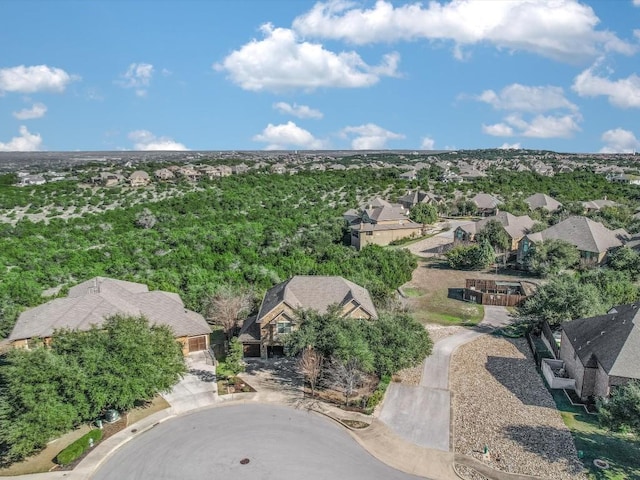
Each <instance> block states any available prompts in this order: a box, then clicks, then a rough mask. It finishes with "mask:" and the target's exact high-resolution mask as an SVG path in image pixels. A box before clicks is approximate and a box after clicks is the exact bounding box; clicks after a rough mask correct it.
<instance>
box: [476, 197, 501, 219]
mask: <svg viewBox="0 0 640 480" xmlns="http://www.w3.org/2000/svg"><path fill="white" fill-rule="evenodd" d="M471 201H472V202H473V203H474V205H475V206H476V211H477V213H478V215H481V216H483V217H486V216H489V215H495V214H496V213H497V212H498V207H499V206H500V205H501V204H502V201H500V199H498V198H496V197H494V196H493V195H489V194H488V193H478V194H477V195H476V196H475V197H473V198H472V199H471Z"/></svg>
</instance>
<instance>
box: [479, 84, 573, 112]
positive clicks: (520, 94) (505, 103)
mask: <svg viewBox="0 0 640 480" xmlns="http://www.w3.org/2000/svg"><path fill="white" fill-rule="evenodd" d="M474 98H475V99H476V100H478V101H481V102H484V103H488V104H489V105H491V106H492V107H493V108H495V109H496V110H513V111H517V112H533V113H538V112H546V111H549V110H556V109H568V110H572V111H576V110H577V109H578V107H577V106H576V105H575V104H573V103H571V102H570V101H569V100H567V98H566V97H565V96H564V90H563V89H562V88H561V87H554V86H551V85H547V86H540V87H532V86H527V85H521V84H519V83H514V84H511V85H507V86H506V87H504V88H503V89H502V90H500V92H495V91H493V90H485V91H484V92H482V93H481V94H480V95H477V96H476V97H474Z"/></svg>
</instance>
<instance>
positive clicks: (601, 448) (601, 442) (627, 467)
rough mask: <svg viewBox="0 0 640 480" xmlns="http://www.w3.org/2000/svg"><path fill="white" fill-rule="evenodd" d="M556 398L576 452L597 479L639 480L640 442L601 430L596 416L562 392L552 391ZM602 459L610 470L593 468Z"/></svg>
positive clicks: (592, 476) (591, 475) (591, 474)
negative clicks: (596, 461)
mask: <svg viewBox="0 0 640 480" xmlns="http://www.w3.org/2000/svg"><path fill="white" fill-rule="evenodd" d="M551 393H552V394H553V399H554V400H555V402H556V405H557V407H558V410H560V414H561V415H562V420H563V421H564V423H565V425H567V427H569V429H570V430H571V434H572V435H573V439H574V442H575V444H576V449H577V450H578V451H582V452H583V454H584V457H583V458H582V461H583V462H584V465H585V467H587V468H588V469H589V474H590V477H591V478H593V479H595V480H631V479H640V441H639V440H638V439H635V440H633V437H630V436H627V435H624V434H620V433H612V432H609V431H608V430H605V429H603V428H600V426H599V424H598V418H597V416H596V415H590V414H588V413H586V412H585V410H584V409H583V408H582V407H576V406H574V405H572V404H571V402H569V400H568V399H567V397H566V395H565V394H564V392H563V391H562V390H552V391H551ZM596 458H599V459H601V460H606V461H607V462H609V465H610V468H608V469H606V470H601V469H598V468H596V467H595V466H594V465H593V461H594V460H595V459H596Z"/></svg>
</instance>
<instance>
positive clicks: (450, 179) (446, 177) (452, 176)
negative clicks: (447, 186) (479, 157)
mask: <svg viewBox="0 0 640 480" xmlns="http://www.w3.org/2000/svg"><path fill="white" fill-rule="evenodd" d="M439 180H440V181H441V182H443V183H460V182H462V181H463V178H462V177H461V176H460V175H458V174H457V173H454V172H451V171H448V170H447V171H446V172H444V173H443V174H442V175H440V178H439Z"/></svg>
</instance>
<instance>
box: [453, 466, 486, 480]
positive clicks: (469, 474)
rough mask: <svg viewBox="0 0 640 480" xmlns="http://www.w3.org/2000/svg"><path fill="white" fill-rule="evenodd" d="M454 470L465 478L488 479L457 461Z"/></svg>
mask: <svg viewBox="0 0 640 480" xmlns="http://www.w3.org/2000/svg"><path fill="white" fill-rule="evenodd" d="M456 472H458V475H459V476H460V477H462V478H464V479H465V480H489V478H488V477H485V476H484V475H482V474H481V473H478V472H476V471H475V470H474V469H473V468H469V467H467V466H466V465H460V464H459V463H456Z"/></svg>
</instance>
